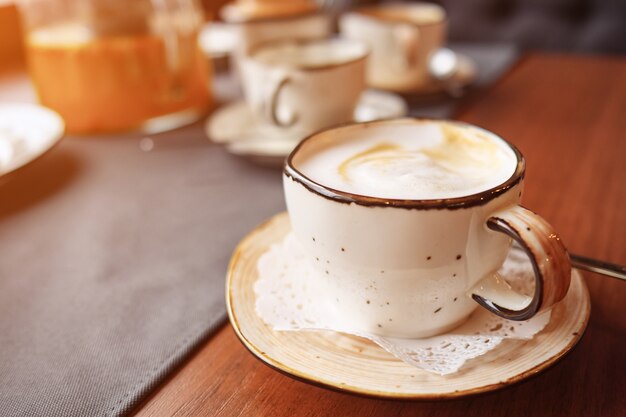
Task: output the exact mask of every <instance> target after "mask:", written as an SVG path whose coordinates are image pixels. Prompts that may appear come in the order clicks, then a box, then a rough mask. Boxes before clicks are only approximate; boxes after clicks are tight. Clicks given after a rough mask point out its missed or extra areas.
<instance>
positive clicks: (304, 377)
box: [225, 211, 591, 401]
mask: <svg viewBox="0 0 626 417" xmlns="http://www.w3.org/2000/svg"><path fill="white" fill-rule="evenodd" d="M287 216H288V215H287V212H286V211H283V212H280V213H278V214H275V215H274V216H272V217H270V218H269V219H266V220H265V221H263V222H262V223H261V224H259V225H258V226H256V227H255V228H254V229H252V230H251V231H250V232H249V233H248V234H247V235H246V236H245V237H244V238H243V239H242V240H241V241H240V242H239V243H238V244H237V246H236V247H235V250H234V251H233V254H232V257H231V259H230V262H229V265H228V271H227V274H226V289H225V291H226V294H225V295H226V308H227V312H228V319H229V322H230V324H231V327H232V328H233V330H234V332H235V334H236V335H237V338H238V339H239V341H240V342H241V343H242V344H243V346H244V347H245V348H246V349H247V350H248V351H249V352H250V353H251V354H252V355H253V356H254V357H255V358H257V359H258V360H260V361H261V362H262V363H263V364H265V365H267V366H268V367H270V368H271V369H273V370H276V371H278V372H280V373H281V374H283V375H286V376H288V377H290V378H292V379H295V380H298V381H301V382H304V383H307V384H310V385H313V386H317V387H320V388H325V389H329V390H332V391H336V392H341V393H347V394H351V395H358V396H362V397H367V398H375V399H386V400H390V399H391V400H407V401H410V400H413V401H415V400H418V401H444V400H451V399H457V398H465V397H470V396H476V395H479V394H485V393H489V392H493V391H497V390H500V389H503V388H507V387H510V386H513V385H516V384H518V383H521V382H523V381H525V380H527V379H529V378H532V377H534V376H537V375H539V374H540V373H542V372H544V371H546V370H548V369H550V368H551V367H552V366H554V365H555V364H557V363H558V362H559V361H561V360H562V359H563V358H564V357H565V356H567V355H568V354H569V353H571V352H572V351H573V349H574V348H575V347H576V346H577V345H578V343H579V342H580V340H581V339H582V337H583V336H584V334H585V333H586V331H587V327H588V325H589V319H590V315H591V299H590V295H589V289H588V288H587V285H586V283H585V280H584V277H583V275H582V274H581V272H580V271H579V270H577V269H574V268H572V276H573V277H572V279H578V280H579V281H580V285H581V288H582V294H583V298H584V300H585V301H586V302H585V303H584V307H585V311H584V320H583V322H582V323H581V324H580V327H579V328H578V329H577V331H576V334H575V337H573V338H572V339H570V341H569V342H568V343H567V344H566V345H565V346H563V347H562V348H561V349H560V350H559V352H558V353H556V354H555V355H552V356H550V357H549V358H548V359H546V360H545V361H543V362H541V363H539V364H537V365H535V366H533V367H531V368H529V369H526V370H524V371H523V372H520V373H518V374H516V375H513V376H511V377H509V378H508V379H506V380H503V381H499V382H497V383H493V384H489V385H484V386H480V387H475V388H470V389H465V390H454V391H450V392H445V393H436V394H429V393H414V392H413V393H397V392H395V393H394V392H387V391H375V390H370V389H365V388H359V387H355V386H352V385H339V384H334V383H332V382H330V381H324V380H320V379H318V378H315V377H313V376H311V375H309V374H306V373H304V372H301V371H299V370H297V369H293V368H290V367H289V366H287V365H285V364H283V363H281V362H279V361H278V360H276V359H275V358H273V357H270V356H268V355H267V354H266V353H265V352H263V351H262V350H261V349H260V348H258V347H257V346H255V345H254V344H253V343H252V342H251V341H250V340H248V338H247V337H246V336H245V335H244V334H243V332H242V331H241V326H240V325H239V322H238V320H237V317H236V314H235V312H234V310H233V300H232V295H233V292H232V291H231V288H232V281H233V272H234V271H235V267H236V265H237V264H238V262H240V259H241V258H242V254H243V253H244V252H245V249H246V248H247V247H248V246H249V245H250V244H251V242H253V241H254V240H255V238H256V237H257V236H258V235H260V234H263V233H265V232H267V231H268V230H271V228H272V227H274V225H275V224H276V223H277V222H280V221H284V220H283V219H284V218H285V217H287ZM270 330H271V329H270ZM487 354H488V353H487Z"/></svg>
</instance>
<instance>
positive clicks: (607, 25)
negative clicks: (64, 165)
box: [0, 0, 626, 66]
mask: <svg viewBox="0 0 626 417" xmlns="http://www.w3.org/2000/svg"><path fill="white" fill-rule="evenodd" d="M201 2H202V4H203V5H204V7H205V10H206V11H207V17H208V18H213V19H214V18H217V17H218V16H219V9H220V8H221V7H222V5H223V4H225V3H227V0H201ZM319 2H320V3H326V4H333V5H334V7H337V8H340V9H341V8H346V7H349V5H350V4H351V5H365V4H372V3H377V2H378V1H375V0H353V1H348V0H319ZM435 3H439V4H441V5H443V6H444V7H445V8H446V10H447V11H448V15H449V21H450V27H449V39H450V40H451V41H467V42H510V43H515V44H517V45H518V46H519V47H521V48H522V49H533V50H548V51H563V52H575V53H603V54H626V0H438V1H435ZM19 32H20V30H19V23H18V14H17V11H16V10H15V6H14V5H13V2H11V1H7V0H0V66H4V65H6V64H8V63H10V62H12V61H22V59H23V54H22V52H21V48H20V37H19Z"/></svg>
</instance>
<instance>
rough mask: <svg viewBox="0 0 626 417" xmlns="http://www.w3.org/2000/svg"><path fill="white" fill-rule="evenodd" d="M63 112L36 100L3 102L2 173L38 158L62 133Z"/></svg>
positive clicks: (0, 121)
mask: <svg viewBox="0 0 626 417" xmlns="http://www.w3.org/2000/svg"><path fill="white" fill-rule="evenodd" d="M64 131H65V123H64V122H63V119H62V118H61V116H59V115H58V114H57V113H55V112H53V111H52V110H50V109H47V108H45V107H42V106H38V105H36V104H27V103H11V104H2V105H0V176H3V175H6V174H8V173H9V172H12V171H15V170H16V169H18V168H20V167H22V166H24V165H26V164H28V163H30V162H32V161H34V160H35V159H36V158H38V157H39V156H41V155H43V154H44V153H45V152H46V151H48V150H49V149H50V148H52V147H53V146H54V145H55V144H56V143H57V142H58V141H59V140H60V139H61V138H62V137H63V133H64Z"/></svg>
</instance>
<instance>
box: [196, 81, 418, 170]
mask: <svg viewBox="0 0 626 417" xmlns="http://www.w3.org/2000/svg"><path fill="white" fill-rule="evenodd" d="M407 111H408V108H407V105H406V103H405V101H404V100H403V99H402V98H401V97H399V96H398V95H396V94H393V93H389V92H385V91H379V90H366V91H364V92H363V94H362V95H361V99H360V100H359V104H358V105H357V108H356V110H355V112H354V120H355V121H357V122H366V121H370V120H376V119H386V118H391V117H401V116H405V115H406V114H407ZM206 134H207V135H208V137H209V138H210V139H211V140H212V141H213V142H215V143H220V144H224V145H226V149H227V150H228V151H229V152H230V153H232V154H235V155H239V156H242V157H245V158H248V159H251V160H254V161H255V162H259V163H263V164H270V165H276V164H282V162H283V160H284V159H285V157H286V156H287V155H289V152H291V150H292V149H293V148H294V147H295V146H296V145H297V143H298V141H299V139H300V138H270V137H265V136H264V135H263V134H262V133H260V132H259V129H258V126H257V124H256V121H255V118H254V115H253V114H252V112H251V111H250V109H249V107H248V106H247V104H246V103H245V102H244V101H243V100H240V101H235V102H233V103H230V104H227V105H225V106H223V107H221V108H219V109H217V110H216V111H215V112H214V113H213V114H212V115H211V117H210V118H209V119H208V121H207V123H206Z"/></svg>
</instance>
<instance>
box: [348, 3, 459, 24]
mask: <svg viewBox="0 0 626 417" xmlns="http://www.w3.org/2000/svg"><path fill="white" fill-rule="evenodd" d="M421 5H426V6H428V7H431V6H432V7H434V8H437V9H439V10H441V12H442V16H443V17H442V19H441V20H437V21H435V22H429V23H417V22H412V21H411V20H410V19H408V18H407V19H385V18H382V17H377V16H376V15H375V14H370V13H368V12H369V11H383V12H384V11H385V10H390V9H394V8H403V7H404V8H416V7H419V6H421ZM348 14H358V15H359V16H361V17H366V18H368V19H371V20H374V21H376V22H385V23H395V24H407V25H412V26H417V27H429V26H435V25H440V24H442V23H448V13H447V12H446V9H444V8H443V7H441V6H440V5H438V4H436V3H428V2H415V3H413V2H411V3H398V2H394V3H382V4H378V5H374V6H360V7H354V8H351V9H349V10H348V11H347V12H346V15H348Z"/></svg>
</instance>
